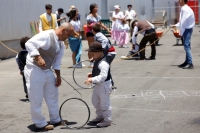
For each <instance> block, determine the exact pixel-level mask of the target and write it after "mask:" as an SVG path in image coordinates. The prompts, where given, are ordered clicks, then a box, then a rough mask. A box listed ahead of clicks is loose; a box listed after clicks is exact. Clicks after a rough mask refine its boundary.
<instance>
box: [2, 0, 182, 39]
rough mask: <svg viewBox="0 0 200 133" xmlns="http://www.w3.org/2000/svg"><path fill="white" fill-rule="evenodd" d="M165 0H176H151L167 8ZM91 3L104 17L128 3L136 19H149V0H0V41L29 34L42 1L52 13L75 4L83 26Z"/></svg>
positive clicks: (39, 12)
mask: <svg viewBox="0 0 200 133" xmlns="http://www.w3.org/2000/svg"><path fill="white" fill-rule="evenodd" d="M168 1H171V2H172V3H175V1H178V0H155V7H156V8H158V7H167V3H168ZM91 3H96V4H97V5H98V7H99V12H98V14H100V15H101V16H102V18H103V19H107V18H108V11H113V10H114V5H116V4H118V5H120V6H121V10H122V11H123V10H126V9H127V5H128V4H132V5H133V9H134V10H136V12H137V14H138V17H139V19H140V20H142V19H147V20H150V21H151V19H152V18H151V17H152V0H0V40H1V41H5V40H15V39H20V38H21V37H23V36H33V33H32V30H31V26H30V21H33V20H39V16H40V15H41V14H42V13H44V12H45V5H46V4H52V5H53V13H55V11H56V10H57V9H58V8H63V9H64V12H68V10H69V7H70V6H71V5H75V6H76V7H77V9H78V10H79V13H80V14H81V23H82V25H84V24H86V21H85V17H86V16H87V14H88V13H89V5H90V4H91ZM172 6H174V5H173V4H172Z"/></svg>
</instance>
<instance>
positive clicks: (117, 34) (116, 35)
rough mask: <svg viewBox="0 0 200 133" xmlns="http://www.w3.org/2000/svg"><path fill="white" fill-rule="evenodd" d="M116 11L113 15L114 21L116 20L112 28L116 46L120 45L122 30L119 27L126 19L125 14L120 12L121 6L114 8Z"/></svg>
mask: <svg viewBox="0 0 200 133" xmlns="http://www.w3.org/2000/svg"><path fill="white" fill-rule="evenodd" d="M114 8H115V11H114V12H113V14H112V18H113V20H115V24H114V25H113V27H112V39H113V41H114V44H115V45H116V44H118V42H119V37H120V33H121V31H120V29H119V27H120V26H121V25H122V20H123V19H124V14H123V12H120V6H119V5H115V6H114Z"/></svg>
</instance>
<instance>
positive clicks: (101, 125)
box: [97, 120, 112, 127]
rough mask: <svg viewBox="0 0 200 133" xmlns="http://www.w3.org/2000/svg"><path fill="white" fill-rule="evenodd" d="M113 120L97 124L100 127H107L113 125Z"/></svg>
mask: <svg viewBox="0 0 200 133" xmlns="http://www.w3.org/2000/svg"><path fill="white" fill-rule="evenodd" d="M111 124H112V121H111V120H109V121H101V122H100V123H98V124H97V126H98V127H107V126H111Z"/></svg>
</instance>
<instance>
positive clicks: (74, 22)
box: [70, 20, 81, 31]
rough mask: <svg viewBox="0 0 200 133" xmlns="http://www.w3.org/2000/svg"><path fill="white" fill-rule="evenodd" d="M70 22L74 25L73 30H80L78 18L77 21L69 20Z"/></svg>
mask: <svg viewBox="0 0 200 133" xmlns="http://www.w3.org/2000/svg"><path fill="white" fill-rule="evenodd" d="M70 23H71V24H72V26H73V27H74V30H75V31H80V28H81V22H80V21H79V20H78V21H74V20H71V22H70Z"/></svg>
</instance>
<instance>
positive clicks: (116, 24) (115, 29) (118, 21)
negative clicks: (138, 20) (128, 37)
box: [112, 11, 124, 31]
mask: <svg viewBox="0 0 200 133" xmlns="http://www.w3.org/2000/svg"><path fill="white" fill-rule="evenodd" d="M112 17H114V18H124V14H123V12H118V13H116V12H115V11H114V12H113V15H112ZM121 24H122V21H121V20H119V19H116V21H115V26H113V29H112V30H113V31H119V26H120V25H121Z"/></svg>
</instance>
